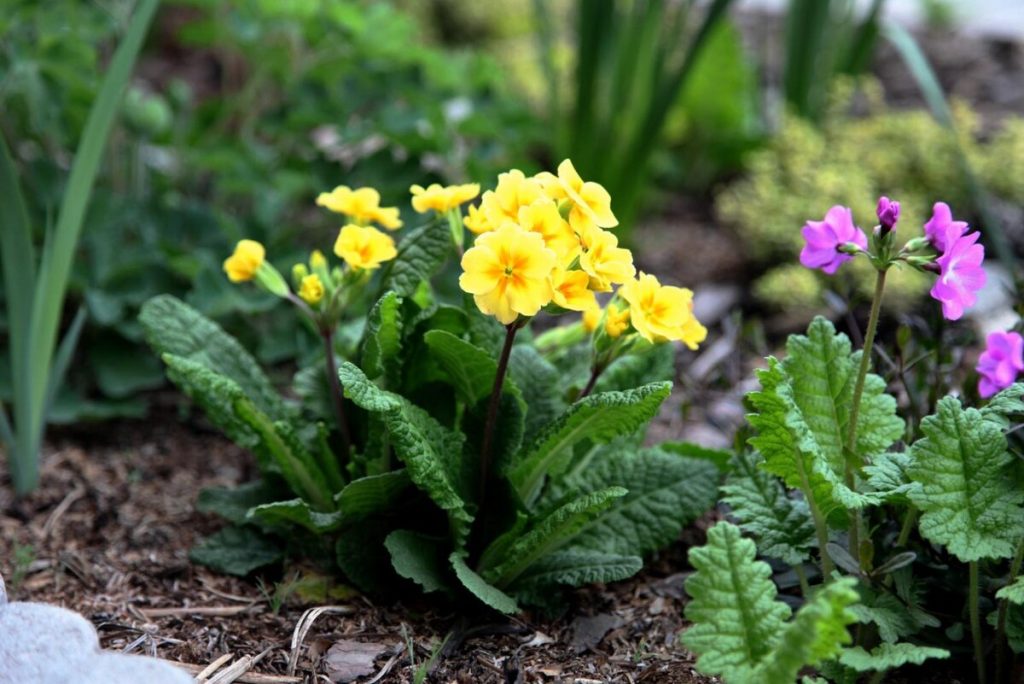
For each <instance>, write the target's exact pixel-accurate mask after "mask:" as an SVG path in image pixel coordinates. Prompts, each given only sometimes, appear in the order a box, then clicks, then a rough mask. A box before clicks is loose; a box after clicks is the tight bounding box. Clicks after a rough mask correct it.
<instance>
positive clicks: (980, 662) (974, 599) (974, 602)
mask: <svg viewBox="0 0 1024 684" xmlns="http://www.w3.org/2000/svg"><path fill="white" fill-rule="evenodd" d="M968 567H969V569H970V588H969V589H968V591H969V592H970V594H969V595H968V597H967V602H968V603H967V606H968V608H967V609H968V611H969V612H970V618H971V640H972V641H973V642H974V662H975V663H976V664H977V666H978V684H985V681H986V680H985V649H984V648H983V646H982V643H981V613H980V612H979V610H978V561H971V562H970V564H969V565H968Z"/></svg>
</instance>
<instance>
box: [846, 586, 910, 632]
mask: <svg viewBox="0 0 1024 684" xmlns="http://www.w3.org/2000/svg"><path fill="white" fill-rule="evenodd" d="M851 610H853V612H854V614H856V616H857V622H860V623H861V624H865V625H867V624H874V625H875V626H877V628H878V636H879V637H881V639H882V641H885V642H887V643H890V644H894V643H896V642H897V641H899V640H900V639H901V638H903V637H908V636H912V635H914V634H917V633H918V632H920V631H921V628H922V627H924V626H925V625H924V624H922V623H921V622H919V621H918V619H917V616H918V614H919V613H920V611H919V610H918V611H914V610H908V608H907V606H906V605H904V603H903V602H902V601H900V600H899V599H898V598H897V597H896V596H893V595H892V594H889V593H885V592H877V593H876V592H874V591H871V590H870V589H868V588H863V589H862V590H861V602H860V603H858V604H857V605H855V606H853V608H852V609H851Z"/></svg>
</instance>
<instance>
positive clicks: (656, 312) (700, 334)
mask: <svg viewBox="0 0 1024 684" xmlns="http://www.w3.org/2000/svg"><path fill="white" fill-rule="evenodd" d="M619 294H620V295H621V296H622V298H623V299H625V300H626V301H627V302H629V310H630V316H631V319H632V321H633V327H634V328H636V330H637V332H639V333H640V334H641V335H642V336H643V337H644V338H645V339H646V340H647V341H649V342H652V343H658V342H666V341H669V340H681V341H682V342H683V343H685V344H686V346H687V347H689V348H690V349H696V348H697V345H698V344H699V343H701V342H703V341H704V339H705V338H706V337H707V334H708V331H707V329H706V328H705V327H704V326H703V325H701V324H700V322H699V321H698V320H697V318H696V316H694V315H693V292H692V291H690V290H688V289H686V288H683V287H673V286H671V285H662V284H661V283H659V282H658V279H657V277H655V276H653V275H650V274H646V273H641V274H640V277H639V278H637V279H636V280H631V281H629V282H628V283H626V284H625V285H623V286H622V287H621V288H619Z"/></svg>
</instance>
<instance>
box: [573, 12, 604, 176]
mask: <svg viewBox="0 0 1024 684" xmlns="http://www.w3.org/2000/svg"><path fill="white" fill-rule="evenodd" d="M576 11H577V13H578V14H579V20H578V38H577V41H578V45H577V49H576V102H575V105H574V109H573V117H572V130H571V131H570V133H569V134H570V136H571V138H572V142H571V143H570V156H572V157H573V159H574V162H576V163H577V164H578V166H579V167H580V169H581V171H582V172H583V173H584V174H585V173H586V166H587V158H588V156H589V155H588V154H587V151H588V150H590V149H591V148H592V147H593V145H592V139H591V135H592V133H593V130H594V101H595V97H596V96H597V90H598V78H599V74H600V71H601V69H600V67H601V64H602V61H603V56H604V51H605V49H606V46H607V43H608V42H609V35H610V33H611V30H612V24H613V23H614V22H613V19H614V17H615V2H614V0H579V2H578V3H577V5H576Z"/></svg>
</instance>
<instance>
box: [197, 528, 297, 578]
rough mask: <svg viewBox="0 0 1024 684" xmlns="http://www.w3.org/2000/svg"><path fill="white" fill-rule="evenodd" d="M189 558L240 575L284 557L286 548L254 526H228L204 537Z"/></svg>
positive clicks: (209, 566)
mask: <svg viewBox="0 0 1024 684" xmlns="http://www.w3.org/2000/svg"><path fill="white" fill-rule="evenodd" d="M189 558H191V559H192V560H193V561H194V562H196V563H199V564H200V565H205V566H206V567H208V568H212V569H214V570H216V571H217V572H223V573H227V574H229V575H238V576H239V577H242V576H245V575H248V574H249V573H250V572H252V571H253V570H256V569H258V568H262V567H263V566H265V565H270V564H271V563H276V562H278V561H279V560H281V559H282V558H284V551H283V549H282V548H281V547H280V546H279V545H278V544H277V543H275V542H274V541H273V540H271V539H270V538H269V537H267V536H266V535H263V534H260V533H259V532H257V531H256V530H255V529H253V528H252V527H236V526H231V527H225V528H224V529H223V530H221V531H220V532H218V533H216V534H214V535H213V536H210V537H207V538H205V539H203V540H202V541H201V542H199V543H198V544H196V546H194V547H193V548H192V551H191V552H190V553H189Z"/></svg>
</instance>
